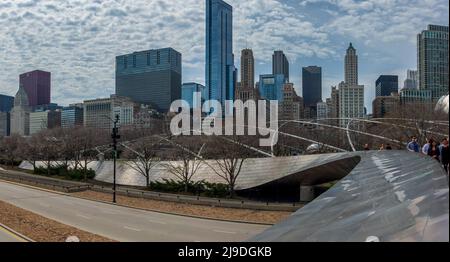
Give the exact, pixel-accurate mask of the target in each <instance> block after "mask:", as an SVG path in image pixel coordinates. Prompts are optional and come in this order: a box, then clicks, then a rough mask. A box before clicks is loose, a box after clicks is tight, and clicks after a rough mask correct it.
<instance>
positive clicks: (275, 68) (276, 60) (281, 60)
mask: <svg viewBox="0 0 450 262" xmlns="http://www.w3.org/2000/svg"><path fill="white" fill-rule="evenodd" d="M272 74H274V75H280V74H281V75H284V79H285V80H286V83H287V82H289V60H288V59H287V57H286V55H285V54H284V53H283V51H275V52H274V53H273V55H272Z"/></svg>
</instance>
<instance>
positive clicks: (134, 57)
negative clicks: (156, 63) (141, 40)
mask: <svg viewBox="0 0 450 262" xmlns="http://www.w3.org/2000/svg"><path fill="white" fill-rule="evenodd" d="M133 67H136V55H133Z"/></svg>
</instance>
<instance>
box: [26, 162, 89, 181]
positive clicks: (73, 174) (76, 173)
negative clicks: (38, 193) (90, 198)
mask: <svg viewBox="0 0 450 262" xmlns="http://www.w3.org/2000/svg"><path fill="white" fill-rule="evenodd" d="M34 173H35V174H36V175H43V176H47V175H49V174H50V176H61V177H64V178H67V179H70V180H78V181H80V180H83V179H84V177H85V173H84V170H82V169H67V167H66V166H64V165H62V166H57V167H50V172H48V170H47V168H45V167H36V168H35V169H34ZM94 177H95V171H94V170H92V169H89V170H87V173H86V178H87V179H93V178H94Z"/></svg>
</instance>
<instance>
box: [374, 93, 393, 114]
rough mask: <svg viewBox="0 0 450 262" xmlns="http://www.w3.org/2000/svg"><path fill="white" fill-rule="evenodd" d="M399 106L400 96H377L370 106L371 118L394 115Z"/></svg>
mask: <svg viewBox="0 0 450 262" xmlns="http://www.w3.org/2000/svg"><path fill="white" fill-rule="evenodd" d="M399 105H400V96H399V95H398V94H396V95H391V96H378V97H376V98H375V100H374V101H373V104H372V108H373V117H374V118H383V117H385V116H386V115H387V114H389V113H394V112H396V111H397V110H398V107H399Z"/></svg>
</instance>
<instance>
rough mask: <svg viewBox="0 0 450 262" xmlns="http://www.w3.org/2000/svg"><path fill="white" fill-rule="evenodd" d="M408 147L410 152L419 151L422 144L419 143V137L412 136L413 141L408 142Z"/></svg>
mask: <svg viewBox="0 0 450 262" xmlns="http://www.w3.org/2000/svg"><path fill="white" fill-rule="evenodd" d="M406 148H407V149H408V151H410V152H415V153H419V152H420V145H419V143H417V137H415V136H413V137H411V142H409V143H408V146H407V147H406Z"/></svg>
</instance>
